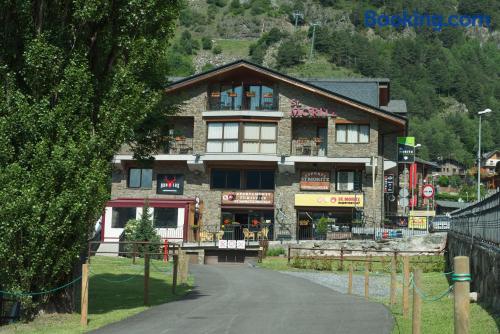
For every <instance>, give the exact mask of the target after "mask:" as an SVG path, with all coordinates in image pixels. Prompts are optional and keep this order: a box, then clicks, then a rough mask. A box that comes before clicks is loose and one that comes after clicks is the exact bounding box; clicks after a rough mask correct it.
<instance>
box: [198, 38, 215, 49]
mask: <svg viewBox="0 0 500 334" xmlns="http://www.w3.org/2000/svg"><path fill="white" fill-rule="evenodd" d="M212 46H213V42H212V39H210V38H208V37H206V36H203V37H202V38H201V47H202V48H203V50H211V49H212Z"/></svg>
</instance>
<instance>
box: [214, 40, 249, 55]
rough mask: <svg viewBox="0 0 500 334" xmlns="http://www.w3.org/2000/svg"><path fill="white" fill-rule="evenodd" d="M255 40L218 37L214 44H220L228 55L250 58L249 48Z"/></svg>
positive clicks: (223, 51)
mask: <svg viewBox="0 0 500 334" xmlns="http://www.w3.org/2000/svg"><path fill="white" fill-rule="evenodd" d="M254 42H255V40H252V39H217V40H215V43H214V46H216V45H218V46H220V47H221V48H222V53H223V54H224V55H226V56H233V57H238V58H248V48H249V47H250V44H252V43H254Z"/></svg>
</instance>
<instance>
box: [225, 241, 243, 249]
mask: <svg viewBox="0 0 500 334" xmlns="http://www.w3.org/2000/svg"><path fill="white" fill-rule="evenodd" d="M218 248H229V249H245V240H219V244H218Z"/></svg>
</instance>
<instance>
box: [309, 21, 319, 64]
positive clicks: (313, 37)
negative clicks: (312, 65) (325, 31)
mask: <svg viewBox="0 0 500 334" xmlns="http://www.w3.org/2000/svg"><path fill="white" fill-rule="evenodd" d="M317 26H319V23H318V22H316V23H313V24H312V27H313V35H312V40H311V52H310V53H309V61H311V60H312V56H313V50H314V39H315V38H316V27H317Z"/></svg>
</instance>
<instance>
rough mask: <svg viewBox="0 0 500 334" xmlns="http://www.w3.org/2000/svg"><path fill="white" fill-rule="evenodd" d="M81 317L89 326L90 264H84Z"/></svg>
mask: <svg viewBox="0 0 500 334" xmlns="http://www.w3.org/2000/svg"><path fill="white" fill-rule="evenodd" d="M80 308H81V311H80V314H81V318H80V324H81V325H82V326H85V327H86V326H87V315H88V310H89V265H88V263H84V264H82V293H81V306H80Z"/></svg>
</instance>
